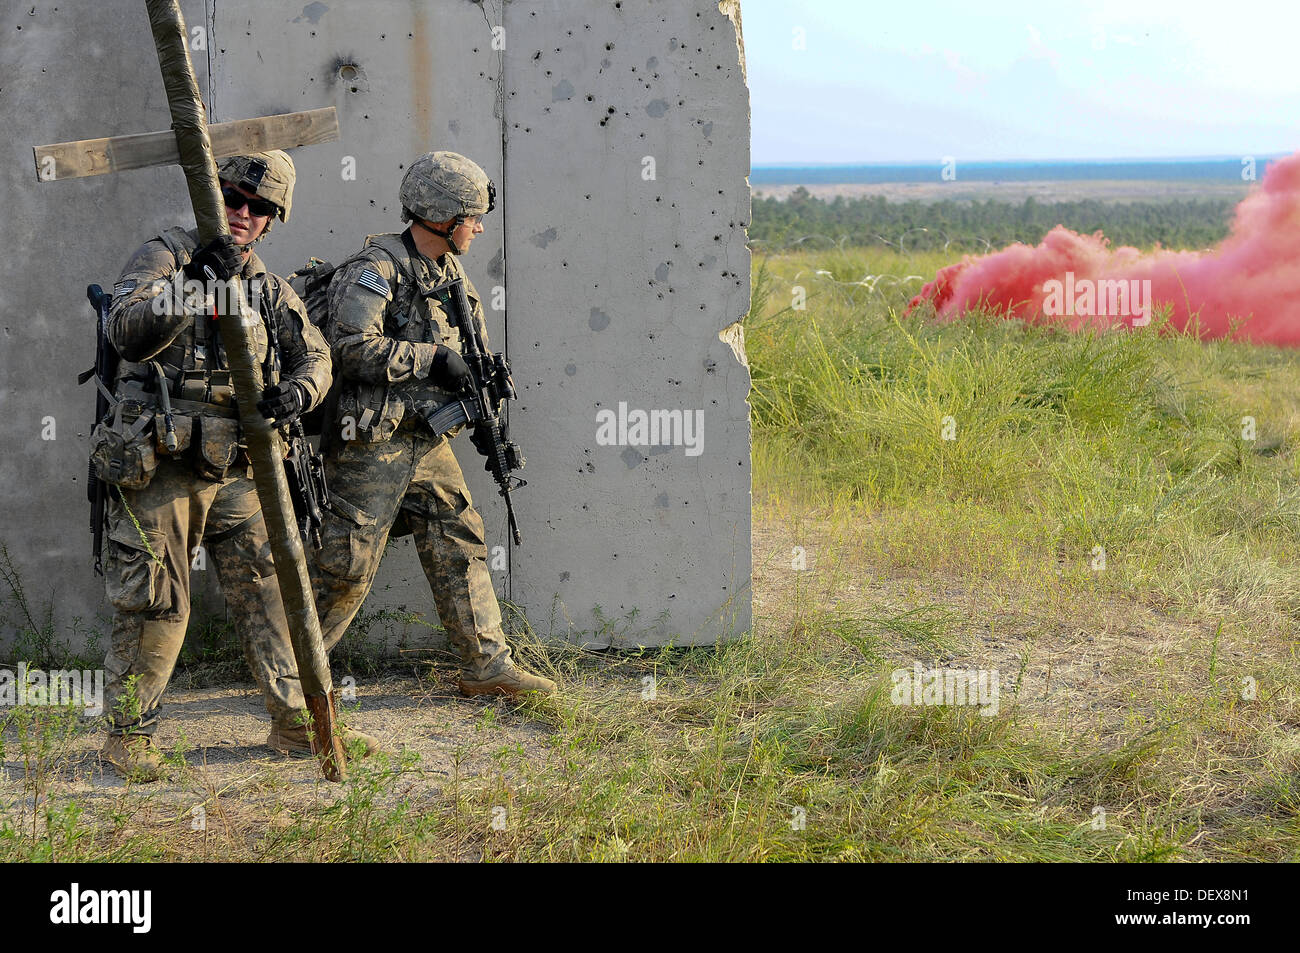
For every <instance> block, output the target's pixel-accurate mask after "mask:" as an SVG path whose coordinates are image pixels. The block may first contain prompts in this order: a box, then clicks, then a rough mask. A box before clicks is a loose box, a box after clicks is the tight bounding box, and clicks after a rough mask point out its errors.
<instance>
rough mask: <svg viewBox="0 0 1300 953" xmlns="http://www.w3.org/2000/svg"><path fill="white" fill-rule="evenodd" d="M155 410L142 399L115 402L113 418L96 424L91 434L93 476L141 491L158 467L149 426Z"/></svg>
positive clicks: (128, 488)
mask: <svg viewBox="0 0 1300 953" xmlns="http://www.w3.org/2000/svg"><path fill="white" fill-rule="evenodd" d="M153 419H154V410H153V408H152V407H149V406H147V405H146V404H145V403H144V402H143V401H140V400H136V399H133V398H127V399H126V400H122V401H120V402H119V403H118V405H117V407H116V409H115V411H114V414H113V417H112V419H111V420H109V421H101V422H100V423H98V424H96V425H95V429H94V430H93V431H92V432H91V435H90V462H91V464H92V465H93V466H94V468H95V476H96V477H98V478H99V479H100V480H102V481H104V482H105V483H110V484H112V485H113V486H118V487H121V488H122V489H124V490H143V489H144V488H145V487H147V486H148V485H149V481H150V480H152V479H153V475H154V472H155V471H156V470H157V469H158V457H157V455H156V454H155V452H154V442H153V434H152V433H151V432H150V431H149V425H150V424H151V423H152V422H153Z"/></svg>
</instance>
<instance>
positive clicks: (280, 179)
mask: <svg viewBox="0 0 1300 953" xmlns="http://www.w3.org/2000/svg"><path fill="white" fill-rule="evenodd" d="M217 172H218V174H219V175H220V176H221V178H222V179H223V180H224V181H226V182H231V183H233V184H235V185H238V186H239V187H240V188H243V189H247V190H248V191H249V192H252V193H253V194H254V195H256V196H257V197H258V198H263V199H266V200H267V201H268V202H274V203H275V204H276V205H278V206H279V207H280V212H279V216H278V217H279V219H280V221H282V222H287V221H289V207H290V205H292V204H293V183H294V180H295V179H297V177H298V175H297V172H296V171H295V169H294V167H293V160H292V159H290V158H289V154H288V153H287V152H283V151H281V150H280V149H273V150H271V151H270V152H255V153H253V154H252V155H243V156H230V157H228V158H225V159H222V160H220V161H219V162H218V163H217ZM267 230H268V231H269V230H270V226H269V224H268V226H267Z"/></svg>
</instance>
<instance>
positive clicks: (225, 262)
mask: <svg viewBox="0 0 1300 953" xmlns="http://www.w3.org/2000/svg"><path fill="white" fill-rule="evenodd" d="M242 255H243V253H242V252H240V250H239V246H238V245H236V244H235V240H234V239H233V238H231V237H230V236H229V235H218V236H217V237H216V238H214V239H212V241H210V242H208V243H207V244H206V245H204V246H203V247H202V248H200V249H199V250H198V251H196V252H195V253H194V257H193V258H191V259H190V263H189V264H188V265H186V266H185V267H184V268H182V269H181V271H183V272H185V277H186V278H189V279H190V280H191V281H207V280H208V276H207V274H206V273H205V272H204V270H203V268H204V266H207V267H208V268H211V269H212V273H213V274H214V275H216V276H217V278H218V280H220V281H229V280H230V279H231V278H233V277H234V276H235V275H237V274H239V270H240V269H241V268H243V267H244V262H243V257H242Z"/></svg>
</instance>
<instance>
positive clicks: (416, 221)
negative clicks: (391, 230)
mask: <svg viewBox="0 0 1300 953" xmlns="http://www.w3.org/2000/svg"><path fill="white" fill-rule="evenodd" d="M464 221H465V219H464V218H463V217H461V216H459V215H458V216H457V217H456V224H455V225H454V226H452V228H451V229H449V230H447V231H445V232H440V231H438V230H437V229H436V228H434V227H433V226H432V225H430V224H429V223H428V222H426V221H425V220H424V219H422V218H419V217H418V216H414V215H413V216H411V224H412V225H419V226H420V227H421V228H422V229H424V230H425V231H426V232H429V233H431V234H433V235H437V236H438V237H439V238H441V239H442V240H443V241H444V242H446V243H447V250H448V251H450V252H451V253H452V254H453V255H459V254H460V248H459V246H457V244H456V241H455V239H453V238H452V237H451V233H452V232H453V231H455V230H456V229H457V228H459V227H460V225H461V223H462V222H464Z"/></svg>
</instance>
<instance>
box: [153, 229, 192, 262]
mask: <svg viewBox="0 0 1300 953" xmlns="http://www.w3.org/2000/svg"><path fill="white" fill-rule="evenodd" d="M182 239H183V240H184V243H182ZM156 240H157V241H160V242H162V243H163V244H164V245H166V246H167V250H168V251H169V252H171V253H172V257H173V258H175V259H176V263H177V264H178V265H185V264H186V263H188V262H189V260H190V259H191V258H193V257H194V255H193V252H192V251H191V250H190V249H189V248H187V247H186V245H187V244H188V240H189V233H188V232H187V231H186V230H185V229H183V228H181V227H180V226H179V225H173V226H172V227H171V228H168V229H164V230H163V232H162V234H160V235H158V236H157V239H156Z"/></svg>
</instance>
